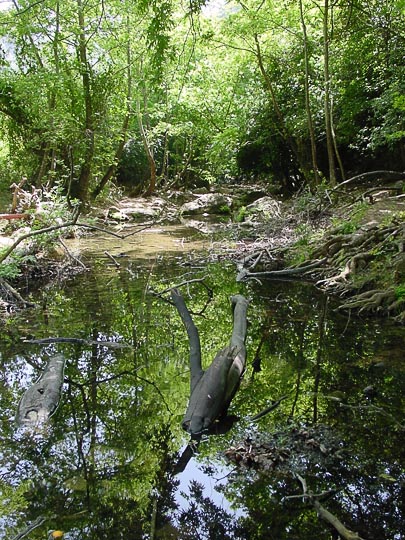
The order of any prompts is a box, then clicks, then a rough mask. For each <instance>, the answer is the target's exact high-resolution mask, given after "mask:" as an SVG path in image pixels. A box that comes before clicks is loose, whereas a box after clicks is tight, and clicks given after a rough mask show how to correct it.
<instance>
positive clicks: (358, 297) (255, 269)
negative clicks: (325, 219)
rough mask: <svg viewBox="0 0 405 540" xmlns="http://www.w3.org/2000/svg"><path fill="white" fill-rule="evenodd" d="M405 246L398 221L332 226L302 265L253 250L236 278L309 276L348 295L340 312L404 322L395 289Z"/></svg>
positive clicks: (404, 269)
mask: <svg viewBox="0 0 405 540" xmlns="http://www.w3.org/2000/svg"><path fill="white" fill-rule="evenodd" d="M404 246H405V225H404V223H403V221H398V220H397V219H394V220H393V221H392V222H391V223H390V224H389V225H385V226H382V227H381V226H376V225H372V226H368V227H367V228H361V229H358V230H356V231H355V232H353V233H347V234H342V233H341V232H340V231H339V230H334V231H331V232H330V233H329V235H328V236H327V237H326V238H324V240H323V242H322V244H321V245H319V246H318V247H317V248H316V249H315V250H314V251H313V253H312V255H311V258H310V259H308V260H306V261H304V262H303V263H301V264H300V265H296V266H289V267H283V261H282V258H281V257H278V258H277V252H275V251H274V250H271V253H270V250H269V249H268V247H267V249H266V248H263V249H262V250H259V251H255V253H254V256H253V255H252V256H249V257H246V258H244V259H243V260H240V261H238V262H237V268H238V274H237V281H245V280H248V279H256V280H257V279H280V278H283V279H284V278H297V277H302V276H305V277H308V276H309V277H310V278H311V279H313V280H314V281H315V283H316V285H317V286H318V287H319V288H321V289H323V290H325V291H327V292H328V293H330V294H336V295H339V296H342V297H346V301H345V302H344V303H343V304H342V305H341V306H340V307H339V309H340V310H352V309H353V310H356V311H358V312H368V313H378V314H381V315H388V316H392V317H395V318H396V320H398V321H399V322H403V321H405V311H404V305H405V299H403V298H402V297H401V296H399V297H398V296H397V291H396V289H397V288H398V287H399V288H401V285H402V284H403V283H404V277H405V257H404V251H405V247H404ZM386 283H390V284H392V286H390V287H389V288H387V287H386V285H385V284H386ZM396 284H397V285H398V287H396ZM366 289H370V290H366Z"/></svg>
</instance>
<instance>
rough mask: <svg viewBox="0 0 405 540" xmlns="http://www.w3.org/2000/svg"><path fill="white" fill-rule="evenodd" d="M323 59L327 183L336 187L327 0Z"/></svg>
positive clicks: (327, 4)
mask: <svg viewBox="0 0 405 540" xmlns="http://www.w3.org/2000/svg"><path fill="white" fill-rule="evenodd" d="M323 57H324V71H323V75H324V113H325V131H326V150H327V153H328V164H329V181H330V183H331V185H332V186H336V170H335V149H334V143H333V135H332V116H331V84H330V73H329V0H325V3H324V12H323Z"/></svg>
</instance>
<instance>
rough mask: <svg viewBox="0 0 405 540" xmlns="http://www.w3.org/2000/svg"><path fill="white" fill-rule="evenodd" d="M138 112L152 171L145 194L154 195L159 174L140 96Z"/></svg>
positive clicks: (139, 124)
mask: <svg viewBox="0 0 405 540" xmlns="http://www.w3.org/2000/svg"><path fill="white" fill-rule="evenodd" d="M136 113H137V117H138V126H139V131H140V134H141V138H142V143H143V147H144V149H145V152H146V157H147V158H148V163H149V172H150V177H149V186H148V188H147V190H146V191H145V193H144V195H145V196H146V197H148V196H149V195H152V193H154V191H155V189H156V178H157V175H156V162H155V157H154V155H153V148H152V145H151V144H150V142H149V139H148V136H147V133H146V131H145V127H144V125H143V119H142V113H141V104H140V100H139V97H138V98H137V100H136Z"/></svg>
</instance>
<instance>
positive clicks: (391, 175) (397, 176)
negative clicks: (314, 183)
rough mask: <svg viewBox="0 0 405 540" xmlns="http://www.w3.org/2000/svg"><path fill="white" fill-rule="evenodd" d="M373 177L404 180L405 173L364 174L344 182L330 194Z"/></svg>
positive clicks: (382, 172) (377, 172)
mask: <svg viewBox="0 0 405 540" xmlns="http://www.w3.org/2000/svg"><path fill="white" fill-rule="evenodd" d="M373 177H383V178H385V179H386V180H402V179H403V178H405V172H401V171H370V172H366V173H362V174H357V175H356V176H352V177H351V178H348V179H347V180H345V181H344V182H341V183H340V184H338V185H337V186H336V187H334V188H333V189H331V190H330V191H329V194H331V193H333V192H335V191H338V190H339V189H341V188H342V187H343V186H344V187H346V186H348V185H349V184H353V183H355V182H358V183H361V182H362V181H363V180H369V179H372V178H373Z"/></svg>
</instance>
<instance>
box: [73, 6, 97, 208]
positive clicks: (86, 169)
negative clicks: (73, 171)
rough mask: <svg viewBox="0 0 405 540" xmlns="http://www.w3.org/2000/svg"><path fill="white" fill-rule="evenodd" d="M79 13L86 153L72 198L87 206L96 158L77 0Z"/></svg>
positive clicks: (82, 26)
mask: <svg viewBox="0 0 405 540" xmlns="http://www.w3.org/2000/svg"><path fill="white" fill-rule="evenodd" d="M77 11H78V18H79V50H78V55H79V60H80V72H81V77H82V85H83V95H84V111H85V120H84V126H83V127H84V130H83V131H84V153H83V162H82V165H81V169H80V175H79V178H78V180H77V182H76V183H73V184H72V186H71V187H72V192H71V193H70V196H71V197H76V198H78V199H79V200H80V201H82V203H84V204H85V205H87V204H88V201H89V186H90V180H91V173H92V163H93V157H94V118H93V97H92V91H91V72H90V65H89V62H88V59H87V40H86V33H85V20H84V12H83V3H82V0H77Z"/></svg>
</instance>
